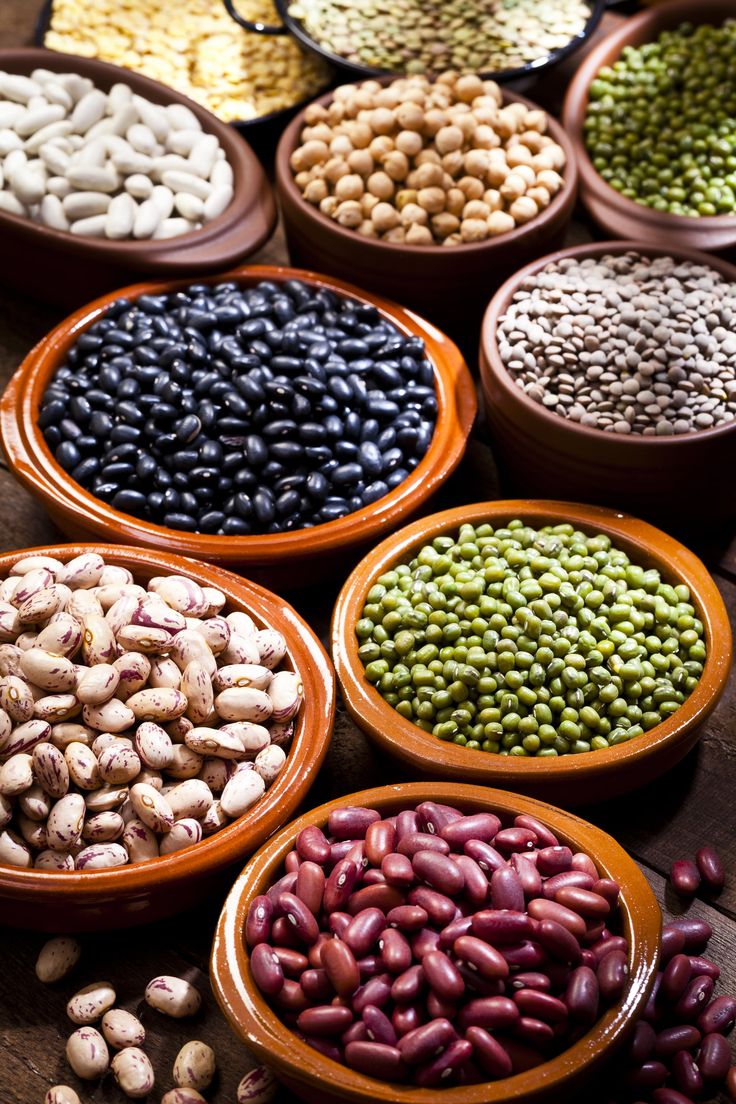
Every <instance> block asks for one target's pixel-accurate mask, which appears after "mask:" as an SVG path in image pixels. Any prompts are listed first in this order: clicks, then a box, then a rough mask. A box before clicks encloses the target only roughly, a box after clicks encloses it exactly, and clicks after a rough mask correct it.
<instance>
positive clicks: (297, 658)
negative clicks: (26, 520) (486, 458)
mask: <svg viewBox="0 0 736 1104" xmlns="http://www.w3.org/2000/svg"><path fill="white" fill-rule="evenodd" d="M85 552H99V554H100V555H101V556H103V557H104V558H105V559H106V560H107V561H109V562H110V563H114V564H121V565H122V566H125V567H128V568H130V569H131V570H132V571H133V573H134V575H135V573H136V569H137V570H138V572H139V574H140V575H141V576H142V577H146V572H148V571H150V572H151V574H152V575H155V574H156V572H157V571H159V570H165V571H167V572H168V573H170V574H183V575H187V576H188V577H189V578H193V579H195V580H197V581H199V582H201V583H202V584H203V585H205V586H214V587H216V588H217V589H221V590H222V591H223V593H225V595H226V596H227V599H228V605H229V606H231V607H232V608H233V609H245V610H247V611H248V612H249V613H251V615H252V616H253V619H254V620H255V621H256V622H257V623H262V624H265V623H269V622H270V623H272V624H275V625H276V626H277V627H278V628H279V629H280V631H283V632H284V635H285V636H286V638H287V643H288V647H287V653H286V654H287V656H288V658H289V662H290V666H291V668H292V669H295V670H298V672H299V674H300V675H301V676H302V679H303V682H304V685H305V691H306V692H305V696H304V703H303V705H302V709H300V711H299V714H298V719H297V724H296V726H295V731H294V736H293V738H292V743H291V745H290V751H289V753H288V754H287V757H286V764H285V766H284V769H283V771H282V772H281V774H280V775H279V777H278V778H277V779H276V781H275V782H274V783H273V784H272V786H271V787H270V788H269V789H268V790H266V793H265V795H264V797H263V798H262V799H261V800H260V801H259V802H258V803H257V804H256V805H254V806H253V809H252V811H251V810H249V811H248V812H246V813H244V814H243V816H241V817H239V818H237V819H236V820H234V821H232V822H231V823H230V824H228V825H226V826H225V827H224V828H222V829H221V830H220V831H219V832H215V833H213V835H211V836H208V837H206V838H205V839H203V840H202V841H201V842H200V843H197V844H193V845H192V846H190V847H186V848H182V849H181V850H180V851H174V852H172V853H171V854H169V855H161V856H159V857H158V858H155V859H150V860H148V861H147V862H142V863H131V864H128V865H125V866H119V867H113V868H111V869H104V870H79V871H68V872H64V871H58V872H57V871H52V870H38V869H36V868H34V867H30V868H25V867H13V866H7V865H3V864H0V900H2V898H3V897H4V896H5V897H11V896H13V897H16V898H26V899H28V900H33V901H34V902H35V903H37V904H39V905H41V904H42V903H43V901H51V900H53V899H55V898H58V899H62V900H63V899H65V898H67V899H68V898H69V897H72V898H74V900H75V901H76V902H78V903H80V904H81V903H82V902H83V901H84V900H85V899H94V898H97V897H99V896H100V895H103V894H107V893H111V894H115V896H116V897H125V896H130V895H136V894H138V893H141V892H148V891H153V890H155V891H156V892H159V891H162V890H164V889H166V888H172V886H173V884H174V883H175V882H177V881H178V880H180V879H181V878H183V877H187V878H190V877H191V878H196V877H200V876H203V875H206V874H211V873H212V872H213V871H217V870H219V869H221V868H223V867H225V866H227V865H230V864H232V863H234V862H237V861H238V860H239V859H242V858H243V856H244V855H245V854H247V852H248V848H249V847H252V845H253V840H254V837H255V836H256V835H257V833H258V832H259V822H260V823H262V822H263V820H264V819H265V820H266V821H267V822H268V824H269V828H268V834H269V835H270V834H272V833H273V831H275V830H276V828H278V827H281V826H282V825H283V824H285V823H286V821H288V819H289V817H290V816H291V815H292V814H293V813H294V811H295V810H296V809H297V808H298V807H299V804H300V803H301V801H302V799H303V798H304V797H305V796H306V794H307V793H308V791H309V789H310V787H311V785H312V783H313V782H314V779H315V778H316V776H317V773H318V771H319V768H320V766H321V765H322V762H323V760H324V758H325V755H326V754H327V749H328V747H329V743H330V739H331V736H332V725H333V721H334V715H335V694H336V692H335V679H334V671H333V667H332V663H331V661H330V659H329V657H328V655H327V653H326V651H325V649H324V648H323V646H322V644H321V643H320V641H319V639H318V637H317V635H316V634H315V633H314V631H313V630H312V629H311V628H310V626H309V625H308V624H307V622H306V621H305V620H304V619H303V618H302V617H301V616H300V614H298V613H297V612H296V610H295V609H294V608H293V607H292V606H291V605H289V603H288V602H285V601H284V599H283V598H281V597H279V596H278V595H276V594H274V593H273V592H271V591H269V590H266V588H265V587H262V586H259V585H258V584H257V583H253V582H251V581H250V580H248V579H244V578H241V577H240V576H238V575H235V574H234V573H233V572H231V571H227V570H225V569H224V568H221V567H217V566H213V565H210V564H206V563H200V562H198V561H196V560H194V559H191V558H189V557H185V556H180V555H177V554H175V553H170V552H164V551H161V550H157V549H150V548H137V547H131V546H128V545H115V544H104V543H98V542H95V543H91V542H89V543H69V544H56V545H44V546H39V547H33V548H21V549H16V550H14V551H12V552H4V553H1V554H0V573H2V574H3V577H4V576H5V574H6V573H7V571H8V570H9V568H10V567H11V566H12V565H13V564H14V563H16V562H17V561H18V560H20V559H22V558H23V557H24V556H29V555H34V556H38V555H45V556H54V557H56V558H57V559H62V560H63V561H64V562H66V561H67V560H68V559H71V558H73V557H74V556H78V555H81V554H82V553H85ZM271 822H272V823H271Z"/></svg>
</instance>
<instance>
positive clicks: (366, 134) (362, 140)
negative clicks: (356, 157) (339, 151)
mask: <svg viewBox="0 0 736 1104" xmlns="http://www.w3.org/2000/svg"><path fill="white" fill-rule="evenodd" d="M345 133H346V134H347V136H348V138H349V139H350V141H351V142H352V143H353V146H354V147H355V149H365V148H366V147H367V146H369V145H370V142H371V138H372V137H373V134H372V133H371V128H370V127H369V126H367V125H366V124H365V123H345Z"/></svg>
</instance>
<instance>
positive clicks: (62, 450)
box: [54, 441, 82, 472]
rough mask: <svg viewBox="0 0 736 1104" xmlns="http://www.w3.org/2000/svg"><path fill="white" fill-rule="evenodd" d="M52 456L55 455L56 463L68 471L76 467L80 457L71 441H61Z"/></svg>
mask: <svg viewBox="0 0 736 1104" xmlns="http://www.w3.org/2000/svg"><path fill="white" fill-rule="evenodd" d="M54 456H55V457H56V461H57V463H58V464H60V465H61V467H62V468H63V469H64V471H68V472H70V471H72V469H73V468H76V466H77V464H79V463H80V461H81V459H82V455H81V453H80V451H79V449H78V448H77V446H76V445H74V444H73V443H72V442H71V441H62V442H61V444H60V445H59V447H58V448H57V449H56V452H55V453H54Z"/></svg>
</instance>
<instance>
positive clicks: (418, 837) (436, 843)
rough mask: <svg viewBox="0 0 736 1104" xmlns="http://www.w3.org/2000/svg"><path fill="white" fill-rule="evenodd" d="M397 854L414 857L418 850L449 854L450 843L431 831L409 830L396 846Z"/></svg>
mask: <svg viewBox="0 0 736 1104" xmlns="http://www.w3.org/2000/svg"><path fill="white" fill-rule="evenodd" d="M396 851H397V854H399V855H406V856H407V857H408V858H410V859H412V858H414V856H415V855H416V853H417V852H418V851H436V852H437V853H438V854H439V855H449V854H450V845H449V843H445V841H444V840H443V839H442V837H441V836H435V835H432V834H431V833H430V832H408V833H407V834H406V835H405V836H402V837H401V839H400V840H399V842H398V844H397V847H396Z"/></svg>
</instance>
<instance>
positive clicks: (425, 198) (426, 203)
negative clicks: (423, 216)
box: [417, 188, 447, 215]
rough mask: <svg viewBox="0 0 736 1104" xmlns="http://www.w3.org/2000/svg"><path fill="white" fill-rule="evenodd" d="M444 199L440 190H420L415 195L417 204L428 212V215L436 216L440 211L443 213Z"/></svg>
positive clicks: (444, 196) (444, 195)
mask: <svg viewBox="0 0 736 1104" xmlns="http://www.w3.org/2000/svg"><path fill="white" fill-rule="evenodd" d="M446 198H447V196H446V193H445V192H444V191H443V190H442V188H420V189H419V191H418V193H417V203H418V204H419V206H420V207H423V208H424V210H425V211H429V213H430V215H438V214H439V213H440V211H444V209H445V202H446Z"/></svg>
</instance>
